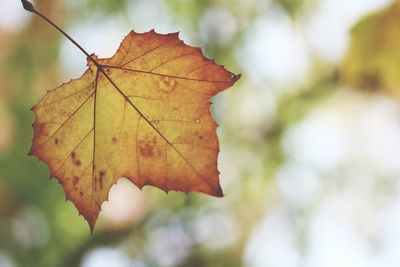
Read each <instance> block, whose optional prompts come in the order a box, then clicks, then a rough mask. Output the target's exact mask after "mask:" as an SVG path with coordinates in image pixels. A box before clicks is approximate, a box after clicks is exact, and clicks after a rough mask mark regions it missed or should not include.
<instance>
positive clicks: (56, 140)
mask: <svg viewBox="0 0 400 267" xmlns="http://www.w3.org/2000/svg"><path fill="white" fill-rule="evenodd" d="M54 144H56V145H58V138H57V137H56V139H54Z"/></svg>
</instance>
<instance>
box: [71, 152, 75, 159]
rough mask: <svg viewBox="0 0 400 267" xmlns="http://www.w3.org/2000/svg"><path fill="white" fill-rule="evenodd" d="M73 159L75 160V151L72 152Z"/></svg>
mask: <svg viewBox="0 0 400 267" xmlns="http://www.w3.org/2000/svg"><path fill="white" fill-rule="evenodd" d="M71 157H72V159H75V152H74V151H72V153H71Z"/></svg>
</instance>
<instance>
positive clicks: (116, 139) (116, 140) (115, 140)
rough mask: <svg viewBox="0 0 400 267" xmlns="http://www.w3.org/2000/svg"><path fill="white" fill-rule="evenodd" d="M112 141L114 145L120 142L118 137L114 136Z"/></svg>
mask: <svg viewBox="0 0 400 267" xmlns="http://www.w3.org/2000/svg"><path fill="white" fill-rule="evenodd" d="M111 142H112V144H113V145H116V144H117V143H118V138H117V137H115V136H113V138H112V139H111Z"/></svg>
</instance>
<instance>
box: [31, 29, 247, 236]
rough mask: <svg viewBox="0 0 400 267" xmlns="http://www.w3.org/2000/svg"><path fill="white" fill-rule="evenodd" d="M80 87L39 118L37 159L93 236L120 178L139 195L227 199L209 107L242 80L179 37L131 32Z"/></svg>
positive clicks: (53, 96) (58, 93)
mask: <svg viewBox="0 0 400 267" xmlns="http://www.w3.org/2000/svg"><path fill="white" fill-rule="evenodd" d="M91 57H92V59H94V60H95V62H97V63H96V64H95V63H94V62H92V60H88V66H89V68H88V70H87V71H86V72H85V74H83V76H82V77H80V78H79V79H76V80H72V81H71V82H69V83H67V84H64V85H61V86H60V87H57V88H56V89H54V90H53V91H50V92H48V94H47V95H46V96H45V97H44V98H43V99H41V100H40V101H39V103H38V104H37V105H36V106H35V107H34V108H33V111H34V112H35V113H36V120H35V122H34V125H33V127H34V140H33V144H32V149H31V154H32V155H34V156H36V157H38V158H39V159H40V160H43V161H45V162H46V163H47V164H48V166H49V168H50V173H51V176H52V177H56V178H57V179H58V180H59V181H60V183H61V184H62V186H63V187H64V190H65V193H66V196H67V199H69V200H71V201H72V202H73V203H74V205H75V206H76V207H77V209H78V210H79V212H80V213H81V214H82V215H83V216H84V217H85V219H86V220H87V221H88V223H89V225H90V227H91V229H92V230H93V229H94V226H95V223H96V220H97V218H98V215H99V212H100V210H101V204H102V203H103V202H104V201H106V200H107V199H108V193H109V191H110V188H111V186H112V185H113V184H115V183H116V182H117V179H118V178H120V177H126V178H128V179H129V180H131V181H132V182H133V183H134V184H136V185H137V186H138V187H140V188H142V187H143V186H145V185H152V186H155V187H158V188H160V189H162V190H164V191H169V190H176V191H182V192H193V191H195V192H203V193H206V194H209V195H213V196H222V189H221V187H220V185H219V172H218V169H217V157H218V152H219V143H218V138H217V135H216V128H217V124H216V123H215V121H214V120H213V118H212V116H211V112H210V104H211V103H210V102H209V99H210V98H211V97H212V96H213V95H215V94H217V93H218V92H220V91H222V90H224V89H226V88H228V87H230V86H232V85H233V84H234V83H235V82H236V81H237V80H238V79H239V77H240V76H239V75H237V76H236V75H233V74H232V73H230V72H228V71H226V70H225V69H224V67H222V66H220V65H217V64H215V63H214V62H213V61H212V60H209V59H206V58H205V57H204V56H203V54H202V52H201V50H200V49H199V48H194V47H190V46H188V45H186V44H184V43H183V42H182V41H181V40H180V39H179V38H178V34H177V33H174V34H167V35H163V34H158V33H155V32H154V31H150V32H147V33H142V34H141V33H135V32H133V31H132V32H130V33H129V34H128V36H126V38H125V39H124V40H123V42H122V43H121V45H120V47H119V49H118V50H117V52H116V54H115V55H114V56H113V57H111V58H108V59H98V58H97V57H95V56H94V55H92V56H91Z"/></svg>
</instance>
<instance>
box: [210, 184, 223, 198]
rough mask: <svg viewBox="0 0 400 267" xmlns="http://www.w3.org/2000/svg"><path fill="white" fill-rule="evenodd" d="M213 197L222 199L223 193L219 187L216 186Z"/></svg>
mask: <svg viewBox="0 0 400 267" xmlns="http://www.w3.org/2000/svg"><path fill="white" fill-rule="evenodd" d="M212 195H213V196H215V197H223V196H224V192H223V191H222V188H221V186H219V185H218V187H217V188H216V189H215V190H214V192H213V194H212Z"/></svg>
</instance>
